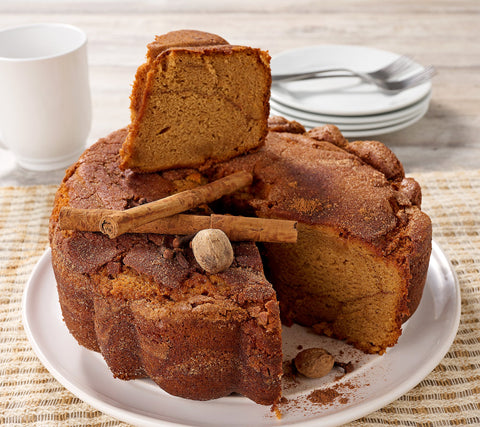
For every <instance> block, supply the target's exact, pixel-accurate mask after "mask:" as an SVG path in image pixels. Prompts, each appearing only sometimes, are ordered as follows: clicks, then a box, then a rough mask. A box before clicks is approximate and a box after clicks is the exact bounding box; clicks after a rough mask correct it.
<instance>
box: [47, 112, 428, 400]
mask: <svg viewBox="0 0 480 427" xmlns="http://www.w3.org/2000/svg"><path fill="white" fill-rule="evenodd" d="M126 137H127V130H126V129H122V130H119V131H116V132H114V133H112V134H111V135H109V136H108V137H106V138H103V139H101V140H99V141H98V142H97V143H96V144H95V145H94V146H92V147H91V148H90V149H88V150H87V151H86V152H85V153H84V154H83V155H82V157H81V158H80V160H79V161H78V162H77V163H76V164H75V165H74V166H72V167H71V168H70V169H69V170H68V172H67V174H66V176H65V178H64V180H63V183H62V184H61V186H60V188H59V190H58V192H57V195H56V199H55V207H54V210H53V213H52V216H51V221H50V243H51V248H52V262H53V268H54V272H55V275H56V279H57V284H58V293H59V299H60V304H61V307H62V313H63V317H64V320H65V323H66V325H67V326H68V328H69V330H70V332H71V333H72V335H73V336H74V337H75V338H76V339H77V341H78V342H79V343H80V344H82V345H84V346H85V347H87V348H89V349H92V350H96V351H100V352H101V353H102V354H103V356H104V358H105V360H106V362H107V364H108V366H109V367H110V369H111V370H112V372H113V374H114V375H115V376H116V377H119V378H123V379H132V378H139V377H142V376H148V377H150V378H152V379H153V380H154V381H155V382H156V383H158V384H159V385H160V386H161V387H162V388H163V389H164V390H166V391H167V392H169V393H171V394H174V395H177V396H183V397H187V398H191V399H200V400H203V399H212V398H216V397H219V396H223V395H228V394H230V393H232V392H238V393H241V394H243V395H245V396H247V397H249V398H250V399H252V400H254V401H255V402H258V403H262V404H271V403H275V402H278V400H279V398H280V393H281V375H282V366H281V365H282V350H281V335H280V333H281V326H280V320H279V319H280V313H281V315H282V318H283V321H284V322H285V323H287V324H289V323H291V322H299V323H301V324H304V325H312V326H313V327H314V329H315V330H316V331H318V332H321V333H325V334H327V335H331V336H334V337H337V338H340V339H344V340H346V341H348V342H349V343H351V344H353V345H354V346H356V347H358V348H360V349H362V350H364V351H365V352H369V353H383V352H384V351H385V350H386V349H387V347H389V346H392V345H394V344H395V343H396V341H397V339H398V337H399V336H400V334H401V325H402V322H404V321H405V320H406V319H408V317H409V316H411V315H412V313H413V312H414V311H415V309H416V307H417V306H418V303H419V301H420V298H421V295H422V290H423V285H424V283H425V279H426V273H427V269H428V262H429V255H430V250H431V223H430V220H429V218H428V216H427V215H425V214H424V213H423V212H422V211H421V210H420V201H421V192H420V188H419V186H418V184H417V183H416V182H415V181H414V180H413V179H410V178H405V177H404V172H403V168H402V166H401V164H400V163H399V162H398V160H397V159H396V157H395V156H394V155H393V154H392V153H391V151H390V150H389V149H388V148H386V147H385V146H383V145H382V144H380V143H379V142H375V141H364V142H348V141H346V140H345V139H344V138H343V136H342V135H341V134H340V133H339V132H338V129H337V128H335V127H334V126H326V127H322V128H317V129H313V130H311V131H309V132H306V131H305V129H304V128H303V127H302V126H301V125H299V124H296V123H291V122H287V121H286V120H284V119H281V118H273V119H272V120H271V122H270V132H269V133H268V136H267V138H266V141H265V144H264V145H263V146H262V147H261V148H260V149H259V150H257V151H256V152H253V153H248V154H244V155H241V156H238V157H236V158H233V159H230V160H227V161H224V162H219V163H217V164H215V165H213V166H212V165H210V166H209V167H203V168H197V169H176V170H170V171H164V172H158V173H136V172H133V171H131V170H121V169H120V168H119V163H120V161H121V158H120V155H119V150H120V147H121V146H122V144H123V143H124V140H125V138H126ZM240 170H245V171H248V172H251V173H252V174H253V176H254V181H253V184H252V185H251V186H250V187H248V188H245V189H244V190H241V191H238V192H236V193H233V194H231V195H229V196H225V197H223V198H222V199H220V200H219V201H218V202H215V203H213V204H211V205H210V206H209V207H205V209H211V210H213V211H215V212H218V213H230V214H242V215H247V216H248V215H249V216H258V217H263V218H277V219H294V220H296V221H298V243H297V244H283V243H275V244H273V243H272V244H263V245H262V246H261V247H260V251H261V254H262V257H263V259H261V258H260V255H259V252H258V250H257V246H256V245H255V244H254V243H251V242H250V243H248V242H243V243H235V244H234V252H235V261H234V263H233V264H232V266H231V267H230V268H229V269H227V270H226V271H224V272H222V273H218V274H207V273H206V272H204V271H203V270H202V269H201V268H200V267H199V266H198V264H197V263H196V261H195V260H194V258H193V256H192V253H191V250H190V249H189V248H188V246H186V247H185V248H183V249H182V250H180V251H177V252H175V253H174V256H172V249H171V248H172V239H173V236H165V235H153V234H125V235H122V236H119V237H117V238H116V239H109V238H108V237H106V236H105V235H103V234H101V233H92V232H80V231H67V230H61V229H60V228H59V226H58V216H59V210H60V209H61V207H63V206H73V207H78V208H108V209H127V208H129V207H132V206H136V205H138V204H142V203H145V202H149V201H153V200H156V199H159V198H162V197H165V196H167V195H169V194H172V193H175V192H178V191H182V190H184V189H186V188H192V187H195V186H198V185H202V184H204V183H207V182H209V181H212V180H215V179H218V178H220V177H223V176H225V175H228V174H230V173H233V172H236V171H240ZM262 261H263V264H264V265H265V272H266V277H267V279H268V281H267V279H266V278H265V276H264V273H263V268H262ZM270 282H271V283H272V284H273V287H272V286H271V285H270ZM277 298H278V301H279V303H280V312H279V305H278V302H277Z"/></svg>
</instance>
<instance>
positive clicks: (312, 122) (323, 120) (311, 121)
mask: <svg viewBox="0 0 480 427" xmlns="http://www.w3.org/2000/svg"><path fill="white" fill-rule="evenodd" d="M270 107H271V108H272V109H273V111H278V112H280V113H281V114H287V115H288V116H290V117H293V118H294V119H295V120H296V121H300V122H302V123H304V124H305V125H307V126H309V127H313V126H321V125H323V124H327V123H328V124H334V125H336V126H338V127H339V128H341V130H342V131H347V130H352V131H353V130H368V129H376V128H382V127H387V126H394V125H398V124H400V123H403V122H405V121H407V120H411V119H413V118H415V117H417V116H418V115H420V114H422V115H423V111H424V110H425V107H427V108H428V104H427V105H426V106H425V105H422V106H421V108H419V109H418V111H414V112H413V113H410V114H408V115H405V116H403V117H400V118H397V119H393V120H384V121H379V122H370V123H347V122H340V121H337V120H331V119H330V118H329V117H326V116H320V115H319V116H317V117H313V115H311V116H310V117H306V116H305V115H303V114H301V113H298V110H293V109H289V108H285V107H284V106H282V105H280V104H276V103H274V102H270Z"/></svg>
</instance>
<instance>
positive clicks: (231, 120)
mask: <svg viewBox="0 0 480 427" xmlns="http://www.w3.org/2000/svg"><path fill="white" fill-rule="evenodd" d="M269 64H270V57H269V55H268V53H266V52H264V51H261V50H260V49H254V48H251V47H245V46H232V45H230V44H229V43H228V42H227V41H225V40H224V39H223V38H221V37H219V36H216V35H214V34H209V33H203V32H200V31H193V30H181V31H173V32H170V33H168V34H165V35H162V36H157V37H156V39H155V41H154V42H153V43H150V44H149V45H148V53H147V62H146V63H145V64H143V65H141V66H140V67H139V68H138V70H137V74H136V77H135V82H134V86H133V91H132V95H131V107H130V110H131V122H132V123H131V125H130V128H129V132H128V136H127V138H126V140H125V142H124V144H123V147H122V149H121V155H122V161H121V164H120V167H121V168H123V169H131V170H135V171H139V172H152V171H159V170H165V169H172V168H178V167H196V166H200V165H204V164H205V163H206V162H209V161H219V160H226V159H229V158H232V157H234V156H236V155H238V154H241V153H244V152H247V151H250V150H252V149H254V148H256V147H258V146H259V145H261V144H262V143H263V141H264V139H265V136H266V133H267V118H268V114H269V103H268V99H269V96H270V84H271V76H270V65H269Z"/></svg>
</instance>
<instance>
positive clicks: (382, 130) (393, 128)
mask: <svg viewBox="0 0 480 427" xmlns="http://www.w3.org/2000/svg"><path fill="white" fill-rule="evenodd" d="M427 111H428V105H426V106H425V107H424V108H423V109H422V110H421V111H420V112H419V113H418V114H416V115H415V116H413V117H412V118H410V119H407V120H404V121H401V122H399V123H396V124H394V125H388V126H385V127H383V126H382V127H375V128H370V129H361V130H354V129H343V128H342V125H341V124H337V125H336V126H337V127H338V128H339V129H340V132H341V133H342V135H343V136H344V137H346V138H357V137H358V138H365V137H373V136H378V135H385V134H388V133H393V132H398V131H399V130H402V129H405V128H407V127H410V126H412V125H414V124H415V123H417V122H418V121H420V120H421V119H422V118H423V116H425V114H426V113H427ZM273 112H274V113H275V112H276V110H275V108H274V109H273ZM271 113H272V109H271V110H270V114H271ZM278 113H279V114H278V115H280V116H283V117H284V118H286V119H287V120H295V121H298V122H299V123H300V124H302V125H304V126H305V127H306V128H307V129H313V128H315V127H319V126H324V125H325V124H329V123H315V124H313V122H310V121H307V120H304V119H300V118H295V117H293V116H290V115H288V114H287V113H282V114H280V112H278ZM274 115H276V114H274Z"/></svg>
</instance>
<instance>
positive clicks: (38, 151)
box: [0, 24, 92, 171]
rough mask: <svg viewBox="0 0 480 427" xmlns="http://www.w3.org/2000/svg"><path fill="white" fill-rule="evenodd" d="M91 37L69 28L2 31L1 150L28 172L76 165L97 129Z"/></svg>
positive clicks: (31, 27)
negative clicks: (93, 109) (91, 80)
mask: <svg viewBox="0 0 480 427" xmlns="http://www.w3.org/2000/svg"><path fill="white" fill-rule="evenodd" d="M91 115H92V112H91V99H90V87H89V79H88V63H87V37H86V35H85V33H84V32H83V31H81V30H80V29H78V28H76V27H73V26H71V25H65V24H32V25H24V26H19V27H13V28H7V29H4V30H0V144H1V145H3V146H6V147H7V148H8V149H9V150H11V151H12V152H13V154H14V155H15V158H16V160H17V162H18V164H19V165H20V166H22V167H24V168H26V169H31V170H36V171H48V170H54V169H59V168H62V167H66V166H68V165H70V164H71V163H73V162H74V161H75V160H76V159H77V158H78V156H79V155H80V154H81V152H82V151H83V150H84V149H85V145H86V140H87V136H88V133H89V132H90V125H91Z"/></svg>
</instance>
